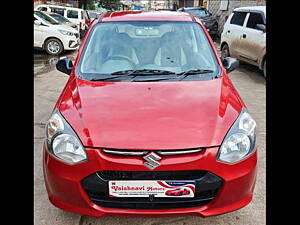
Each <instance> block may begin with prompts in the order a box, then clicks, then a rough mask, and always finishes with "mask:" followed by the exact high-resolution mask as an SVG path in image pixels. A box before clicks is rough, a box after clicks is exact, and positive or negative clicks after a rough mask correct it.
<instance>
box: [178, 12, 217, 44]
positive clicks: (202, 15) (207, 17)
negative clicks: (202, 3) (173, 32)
mask: <svg viewBox="0 0 300 225" xmlns="http://www.w3.org/2000/svg"><path fill="white" fill-rule="evenodd" d="M178 11H179V12H188V13H193V14H195V15H196V16H197V17H198V18H199V19H200V20H201V21H202V23H203V25H204V26H205V27H206V29H207V31H208V33H209V34H210V35H211V37H212V38H213V39H215V38H216V37H217V35H218V21H217V20H216V18H214V17H213V16H212V13H211V12H209V11H208V10H207V9H206V8H204V7H187V8H179V9H178Z"/></svg>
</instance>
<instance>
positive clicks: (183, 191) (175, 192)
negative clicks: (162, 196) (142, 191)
mask: <svg viewBox="0 0 300 225" xmlns="http://www.w3.org/2000/svg"><path fill="white" fill-rule="evenodd" d="M188 194H190V191H189V190H188V189H185V188H176V189H174V190H168V191H166V195H170V196H181V195H188Z"/></svg>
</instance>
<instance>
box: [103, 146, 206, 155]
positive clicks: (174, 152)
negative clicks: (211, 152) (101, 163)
mask: <svg viewBox="0 0 300 225" xmlns="http://www.w3.org/2000/svg"><path fill="white" fill-rule="evenodd" d="M202 150H203V149H202V148H196V149H186V150H182V149H181V150H164V151H161V150H154V151H153V152H155V153H156V154H158V155H183V154H192V153H197V152H201V151H202ZM102 151H103V152H105V153H107V154H114V155H124V156H144V155H146V154H148V153H149V152H151V151H150V150H145V151H135V150H132V151H126V150H116V149H105V148H103V149H102Z"/></svg>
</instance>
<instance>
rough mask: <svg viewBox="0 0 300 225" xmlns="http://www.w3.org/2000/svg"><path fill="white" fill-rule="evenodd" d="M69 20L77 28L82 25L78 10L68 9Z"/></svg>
mask: <svg viewBox="0 0 300 225" xmlns="http://www.w3.org/2000/svg"><path fill="white" fill-rule="evenodd" d="M66 15H67V19H68V20H70V21H71V22H72V23H75V24H76V25H77V26H79V25H80V22H79V20H80V19H79V16H80V15H79V13H78V10H73V9H67V13H66Z"/></svg>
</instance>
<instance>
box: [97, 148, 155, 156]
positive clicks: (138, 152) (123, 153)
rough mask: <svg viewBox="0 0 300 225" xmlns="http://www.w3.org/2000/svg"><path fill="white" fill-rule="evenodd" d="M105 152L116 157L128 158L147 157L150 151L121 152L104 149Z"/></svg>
mask: <svg viewBox="0 0 300 225" xmlns="http://www.w3.org/2000/svg"><path fill="white" fill-rule="evenodd" d="M102 151H103V152H105V153H108V154H114V155H127V156H143V155H146V154H147V153H148V152H149V151H119V150H111V149H102Z"/></svg>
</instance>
